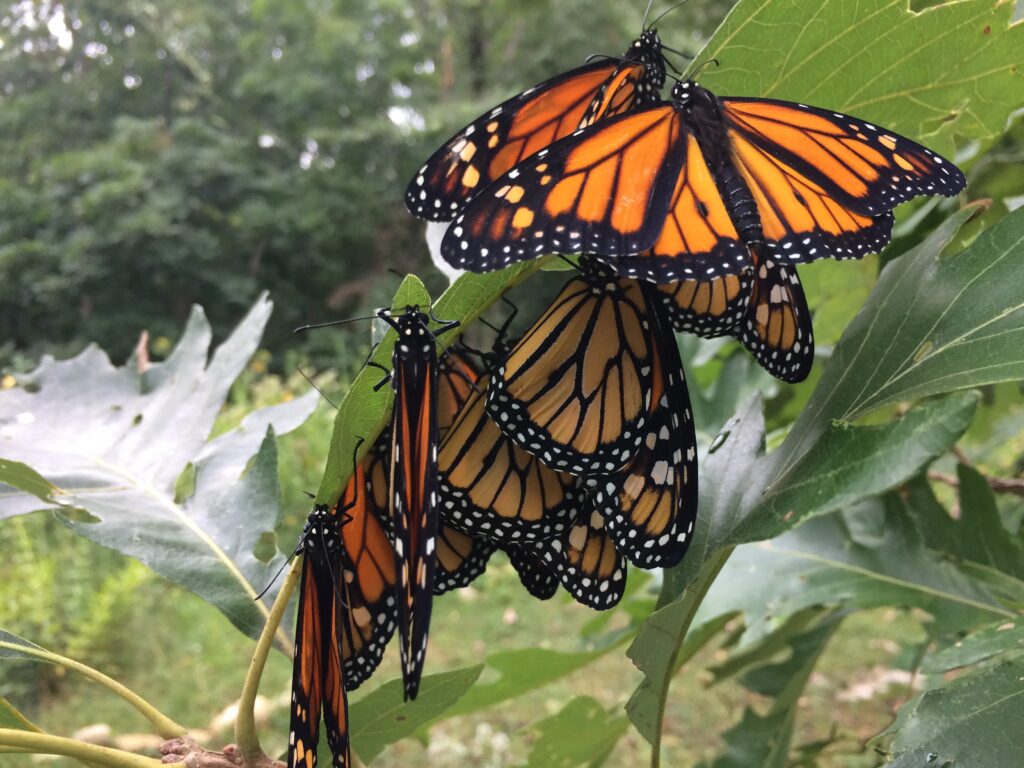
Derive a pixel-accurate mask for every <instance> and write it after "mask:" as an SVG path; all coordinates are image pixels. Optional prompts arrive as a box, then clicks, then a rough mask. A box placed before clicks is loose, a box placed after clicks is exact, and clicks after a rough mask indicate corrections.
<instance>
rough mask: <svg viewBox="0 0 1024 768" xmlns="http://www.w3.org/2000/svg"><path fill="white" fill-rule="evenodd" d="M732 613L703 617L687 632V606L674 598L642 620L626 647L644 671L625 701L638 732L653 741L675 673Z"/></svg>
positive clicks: (682, 601)
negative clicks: (635, 636)
mask: <svg viewBox="0 0 1024 768" xmlns="http://www.w3.org/2000/svg"><path fill="white" fill-rule="evenodd" d="M732 616H733V615H731V614H722V615H721V616H718V617H716V618H715V619H713V620H711V621H706V622H704V623H703V624H701V625H700V626H699V627H696V628H694V629H693V631H691V632H686V628H687V626H689V619H690V618H692V617H690V616H688V606H687V605H686V602H685V601H684V600H676V601H675V602H674V603H669V604H668V605H666V606H665V607H664V608H659V609H658V610H657V611H655V612H654V613H652V614H651V615H650V616H649V617H648V619H647V621H645V622H644V623H643V626H642V627H641V630H640V634H639V635H637V639H636V640H635V641H634V642H633V644H632V645H631V646H630V647H629V651H628V653H627V655H628V656H629V658H630V659H632V660H633V663H634V664H635V665H636V667H637V669H639V670H640V671H641V672H643V674H644V680H643V682H642V683H640V685H639V687H638V688H637V689H636V690H635V691H634V692H633V695H632V696H631V697H630V699H629V703H628V704H626V712H628V713H629V719H630V721H632V723H633V726H634V727H635V728H636V729H637V731H638V732H639V733H640V735H641V736H643V737H644V738H645V739H647V741H648V742H649V743H651V744H653V743H654V742H655V741H656V740H657V735H658V732H659V730H660V728H661V720H662V716H663V712H664V698H663V697H664V694H665V693H666V690H667V686H668V682H669V681H670V680H671V679H672V677H673V676H674V675H675V673H676V672H677V671H678V670H679V669H680V668H681V667H682V666H683V665H684V664H685V663H686V662H687V661H688V660H689V659H691V658H693V655H694V654H695V653H697V651H699V650H700V649H701V648H703V647H704V646H705V645H707V643H708V642H710V640H711V638H712V637H714V636H715V635H716V634H718V632H719V631H721V629H722V628H723V627H725V625H726V624H727V623H728V622H729V620H730V619H731V618H732ZM684 632H686V635H685V640H684V641H683V644H682V645H681V646H679V650H678V652H676V651H675V649H676V643H677V642H678V638H679V637H680V635H681V634H682V633H684Z"/></svg>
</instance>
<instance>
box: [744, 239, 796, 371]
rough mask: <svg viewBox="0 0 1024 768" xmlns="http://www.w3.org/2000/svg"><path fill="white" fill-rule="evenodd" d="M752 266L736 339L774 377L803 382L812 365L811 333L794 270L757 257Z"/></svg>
mask: <svg viewBox="0 0 1024 768" xmlns="http://www.w3.org/2000/svg"><path fill="white" fill-rule="evenodd" d="M755 264H756V267H755V272H754V286H753V289H752V291H751V294H750V306H749V307H748V308H747V312H746V317H745V320H744V323H743V326H742V328H741V331H740V334H739V339H740V341H742V342H743V345H744V346H745V347H746V348H747V349H748V350H750V352H751V354H753V355H754V357H755V358H756V359H757V362H758V363H759V364H760V365H761V367H762V368H764V369H765V370H766V371H768V372H769V373H770V374H772V375H773V376H775V377H777V378H779V379H782V380H783V381H788V382H790V383H796V382H799V381H803V380H804V379H806V378H807V376H808V374H810V372H811V366H812V365H813V364H814V330H813V328H812V326H811V311H810V310H809V309H808V307H807V300H806V299H805V298H804V289H803V286H801V285H800V278H799V276H798V275H797V273H796V267H795V266H794V265H792V264H780V263H778V262H774V261H772V260H770V259H761V258H760V257H755Z"/></svg>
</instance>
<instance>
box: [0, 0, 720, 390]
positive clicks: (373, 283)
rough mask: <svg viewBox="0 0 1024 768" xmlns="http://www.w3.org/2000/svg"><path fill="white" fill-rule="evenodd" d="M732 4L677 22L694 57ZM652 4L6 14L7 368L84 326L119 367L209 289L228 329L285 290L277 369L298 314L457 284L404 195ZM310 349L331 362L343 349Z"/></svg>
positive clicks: (3, 327) (1, 227)
mask: <svg viewBox="0 0 1024 768" xmlns="http://www.w3.org/2000/svg"><path fill="white" fill-rule="evenodd" d="M730 5H731V3H730V2H692V3H689V4H687V5H685V6H683V7H681V8H680V9H678V10H676V11H674V12H672V13H670V14H669V15H668V17H667V18H666V19H665V20H664V23H663V24H662V25H660V26H661V28H662V29H663V31H664V32H665V34H666V35H667V38H668V39H670V40H671V41H672V43H671V44H672V45H674V47H677V48H679V49H681V50H684V51H691V52H692V51H695V50H697V48H698V47H699V45H700V44H701V43H702V41H703V40H704V38H705V37H706V36H707V35H709V34H710V33H711V32H712V31H713V30H714V28H715V26H716V24H717V22H718V21H719V20H720V19H721V18H722V17H723V16H724V14H725V12H726V11H727V10H728V8H729V6H730ZM662 10H664V9H662ZM642 13H643V3H618V2H605V3H594V2H586V1H585V0H563V1H560V2H554V1H553V0H546V1H538V0H530V1H528V2H516V1H515V0H496V1H491V2H477V1H476V0H423V1H417V2H407V1H406V0H369V1H364V0H334V1H321V0H275V1H274V2H270V1H269V0H239V1H237V2H210V1H209V0H174V1H173V2H172V1H169V0H166V1H163V2H160V1H158V2H152V1H146V2H141V1H136V0H127V1H125V0H91V1H90V2H63V3H56V2H19V3H14V4H10V5H8V7H7V9H6V12H4V13H3V16H2V17H0V39H2V40H3V47H2V48H0V307H2V310H0V365H7V366H16V367H18V368H24V367H25V366H26V365H27V364H28V362H27V361H30V360H31V359H33V358H35V357H37V356H38V355H39V354H40V353H41V352H42V351H44V350H45V351H47V352H51V353H55V354H58V355H66V354H69V353H73V352H76V351H77V350H79V349H80V348H81V347H82V346H84V345H85V344H86V343H87V342H89V341H96V342H98V343H99V344H100V345H101V346H102V347H103V348H104V349H107V350H108V351H110V352H111V354H112V355H113V356H114V357H115V359H116V358H123V357H124V356H126V355H127V354H128V353H129V352H130V351H131V349H132V348H133V347H134V345H135V341H136V338H137V334H138V332H139V330H140V329H143V328H147V329H148V330H149V331H150V334H151V337H153V338H155V339H159V338H160V337H167V336H171V337H173V336H174V335H175V334H177V333H178V331H179V329H180V327H181V325H182V323H183V322H184V320H185V318H186V316H187V313H188V310H189V307H190V305H191V304H193V303H198V304H200V305H202V306H203V307H204V308H205V309H206V312H207V314H208V315H209V317H210V319H211V322H212V323H213V325H214V328H215V329H220V330H221V331H224V330H225V329H226V328H228V327H229V325H230V324H231V323H233V322H235V321H236V320H237V319H238V318H239V317H240V316H241V314H242V313H244V311H245V310H246V309H247V308H248V307H249V306H251V304H252V302H253V301H254V299H255V298H256V296H257V295H258V293H259V292H260V291H261V290H262V289H264V288H270V289H271V290H272V292H273V298H274V300H275V302H276V305H277V308H276V311H275V314H274V319H273V321H272V324H271V327H270V328H269V329H268V334H267V337H266V342H265V345H266V348H267V349H268V350H269V351H270V353H271V361H270V362H271V365H272V367H274V368H275V369H277V370H282V369H284V368H286V367H287V365H286V360H285V355H286V353H287V351H288V350H293V349H295V348H296V346H297V343H296V340H295V339H293V338H291V336H290V331H291V329H292V328H294V327H295V326H296V325H298V324H299V323H300V322H302V321H309V320H315V319H324V318H325V317H338V316H343V315H348V314H353V313H354V312H356V311H357V310H358V309H359V308H365V307H369V306H374V305H377V304H379V303H381V302H384V301H385V300H386V299H387V298H388V297H390V294H391V292H393V289H394V288H395V287H396V285H397V278H395V277H394V276H393V275H391V274H390V273H389V272H388V271H387V270H389V269H395V270H398V271H400V272H402V273H405V272H410V271H416V272H418V273H420V274H424V275H425V277H426V279H427V280H428V287H431V288H432V289H440V288H441V287H443V285H444V282H443V278H441V277H440V275H439V274H438V273H436V272H435V271H433V270H432V269H430V268H428V265H429V258H428V256H427V252H426V249H425V248H424V245H423V239H422V233H423V224H422V222H419V221H417V220H415V219H413V218H412V217H411V216H409V215H408V214H407V213H406V211H405V208H404V206H403V204H402V195H403V193H404V191H405V185H406V183H407V182H408V180H409V178H410V177H411V176H412V174H413V172H414V171H415V170H416V168H418V167H419V166H420V165H421V164H422V163H423V161H424V160H425V159H426V157H428V156H429V154H430V153H431V152H432V151H433V149H434V148H436V146H437V145H438V144H439V143H440V141H441V140H443V139H445V138H447V137H448V136H449V135H450V134H451V133H453V132H454V131H455V130H456V129H457V128H459V127H461V126H462V125H463V124H464V123H465V122H467V121H468V120H470V119H472V118H473V117H474V116H475V115H477V114H478V113H479V112H481V111H482V110H483V109H485V108H487V107H489V106H490V105H492V104H493V103H494V102H495V101H497V100H502V99H505V98H507V97H508V96H510V95H512V94H513V93H516V92H518V91H520V90H522V89H523V88H525V87H526V86H528V85H531V84H533V83H535V82H537V81H539V80H542V79H545V78H546V77H550V76H551V75H552V74H553V73H555V72H558V71H561V70H563V69H566V68H569V67H571V66H576V65H578V64H579V63H581V62H582V61H583V59H584V57H586V56H587V55H588V54H592V53H605V54H614V55H618V54H620V53H621V52H622V51H623V49H624V48H625V47H626V43H627V42H628V41H629V40H631V39H632V38H633V37H635V36H636V34H637V33H638V32H639V30H640V25H641V17H642ZM431 277H432V278H433V281H432V282H431ZM303 343H307V344H309V345H310V348H311V349H313V350H319V351H320V353H321V355H320V356H321V357H322V358H323V360H325V361H330V362H331V363H335V362H336V360H334V359H333V358H332V357H331V356H330V353H331V352H332V351H333V349H332V348H331V347H330V343H331V342H330V341H327V340H325V339H323V338H321V339H313V340H310V341H308V342H303ZM163 346H164V347H166V346H167V345H166V344H164V345H163ZM325 347H326V348H325ZM158 351H159V349H158Z"/></svg>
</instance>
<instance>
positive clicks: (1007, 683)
mask: <svg viewBox="0 0 1024 768" xmlns="http://www.w3.org/2000/svg"><path fill="white" fill-rule="evenodd" d="M1021 680H1024V655H1016V656H1010V657H1007V658H1006V659H1005V660H1003V661H1001V662H999V663H995V664H992V665H991V666H987V667H984V668H982V669H981V670H980V671H978V672H976V673H974V674H971V675H967V676H965V677H961V678H958V679H956V680H954V681H953V682H951V683H949V684H948V685H945V686H943V687H941V688H936V689H933V690H930V691H926V692H925V693H924V694H923V695H922V696H920V697H919V698H917V699H915V700H914V701H912V702H910V703H909V704H907V705H905V707H904V710H906V711H903V710H901V712H900V713H899V720H897V722H896V724H894V725H893V726H892V728H891V729H890V730H889V731H887V732H886V734H885V736H887V737H890V738H891V739H892V740H891V744H890V746H889V752H890V754H891V756H892V757H893V761H892V762H891V763H887V765H891V766H893V768H918V766H939V767H941V766H948V768H953V766H960V765H963V766H971V768H1006V766H1010V765H1017V764H1018V763H1019V762H1020V755H1021V752H1020V749H1021V747H1020V732H1021V727H1020V726H1021V723H1022V722H1024V685H1021Z"/></svg>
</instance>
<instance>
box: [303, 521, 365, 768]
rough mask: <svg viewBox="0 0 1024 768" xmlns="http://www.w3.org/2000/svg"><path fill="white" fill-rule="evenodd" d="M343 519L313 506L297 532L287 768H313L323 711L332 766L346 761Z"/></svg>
mask: <svg viewBox="0 0 1024 768" xmlns="http://www.w3.org/2000/svg"><path fill="white" fill-rule="evenodd" d="M343 527H344V524H343V518H342V517H341V516H339V515H338V513H337V510H334V511H331V510H329V509H328V508H327V507H326V506H317V507H315V508H314V510H313V512H312V513H311V514H310V517H309V520H308V522H307V523H306V527H305V529H304V530H303V532H302V541H301V543H300V550H301V551H302V555H303V562H302V579H301V582H300V585H299V610H298V617H297V620H296V625H295V656H294V660H293V664H292V701H291V726H290V733H289V737H288V765H289V767H290V768H316V763H317V744H318V741H319V735H320V714H321V711H322V712H323V716H324V724H325V727H326V731H327V741H328V744H329V746H330V748H331V753H332V755H333V765H334V768H347V766H349V765H350V763H351V759H352V758H351V754H350V751H349V738H348V696H347V692H346V686H345V672H344V667H343V665H342V644H343V642H344V636H345V633H346V624H345V622H346V620H347V616H346V614H347V610H346V608H345V605H344V603H343V598H344V595H343V590H344V586H343V584H344V582H343V580H342V579H340V578H339V573H340V569H339V568H338V566H339V565H342V566H343V565H344V552H343V548H342V546H341V529H342V528H343Z"/></svg>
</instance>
